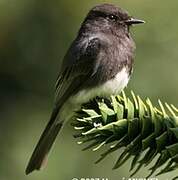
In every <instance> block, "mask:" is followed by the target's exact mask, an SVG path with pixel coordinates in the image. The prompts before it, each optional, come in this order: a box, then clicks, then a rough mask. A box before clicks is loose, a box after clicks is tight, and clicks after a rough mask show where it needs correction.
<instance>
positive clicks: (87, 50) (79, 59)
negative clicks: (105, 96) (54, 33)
mask: <svg viewBox="0 0 178 180" xmlns="http://www.w3.org/2000/svg"><path fill="white" fill-rule="evenodd" d="M72 48H74V49H70V50H69V51H68V53H67V55H66V57H65V58H64V61H65V63H64V65H63V67H62V71H61V73H60V75H59V77H58V79H57V82H56V103H55V107H54V109H53V112H52V114H51V117H50V120H49V122H48V124H47V126H46V128H45V130H44V131H43V133H42V135H41V137H40V140H39V141H38V144H37V146H36V147H35V150H34V152H33V154H32V156H31V158H30V161H29V163H28V166H27V168H26V174H29V173H30V172H32V171H33V170H35V169H36V170H39V169H41V167H43V166H44V164H46V159H47V155H48V153H49V151H50V149H51V147H52V145H53V143H54V141H55V139H56V136H57V134H58V133H59V131H60V129H61V127H62V125H63V120H62V119H59V120H57V123H56V119H57V115H58V113H59V110H60V108H61V106H62V105H63V103H64V102H65V101H66V100H67V98H69V97H70V96H71V95H72V94H73V93H74V92H75V91H77V90H78V89H79V88H80V86H81V85H82V83H84V82H85V80H87V78H90V77H91V76H92V75H94V74H95V73H96V72H97V68H98V65H97V63H96V62H95V60H96V58H97V56H98V54H99V53H100V49H101V43H100V40H99V39H98V38H94V39H92V40H90V41H89V42H88V43H87V45H86V44H85V46H84V45H83V46H82V47H80V48H77V52H73V50H75V47H72ZM78 51H79V52H80V53H79V52H78ZM77 53H78V54H79V55H78V54H77ZM71 58H75V59H71Z"/></svg>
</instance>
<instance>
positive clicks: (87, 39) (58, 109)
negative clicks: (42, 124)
mask: <svg viewBox="0 0 178 180" xmlns="http://www.w3.org/2000/svg"><path fill="white" fill-rule="evenodd" d="M143 22H144V21H142V20H138V19H135V18H133V17H131V16H129V15H128V13H127V12H126V11H125V10H123V9H121V8H119V7H116V6H114V5H111V4H101V5H98V6H96V7H94V8H92V9H91V10H90V12H89V13H88V15H87V17H86V18H85V20H84V22H83V23H82V25H81V28H80V30H79V32H78V35H77V37H76V39H75V40H74V41H73V42H72V44H71V46H70V48H69V50H68V51H67V53H66V55H65V57H64V60H63V63H62V66H61V70H60V73H59V76H58V79H57V82H56V93H55V106H54V109H53V112H52V115H51V118H50V120H49V122H48V124H47V126H46V128H45V130H44V132H43V134H42V135H41V138H40V140H39V142H38V144H37V146H36V148H35V150H34V152H33V154H32V157H31V159H30V162H29V164H28V166H27V169H26V174H29V173H30V172H32V171H33V170H35V169H36V170H39V169H40V168H41V167H42V166H43V165H44V163H45V161H46V159H47V155H48V153H49V151H50V149H51V147H52V145H53V143H54V140H55V138H56V136H57V134H58V133H59V131H60V129H61V127H62V126H63V123H64V121H65V122H66V121H67V120H68V119H70V118H71V116H72V115H73V113H74V112H75V111H76V110H78V109H80V106H81V104H82V103H86V102H87V101H89V100H90V99H92V98H94V97H96V96H109V95H112V94H117V93H119V92H121V90H123V89H124V87H125V86H126V85H127V83H128V81H129V78H130V75H131V72H132V64H133V57H134V49H135V44H134V41H133V40H132V38H131V36H130V33H129V27H130V26H131V25H132V24H139V23H143Z"/></svg>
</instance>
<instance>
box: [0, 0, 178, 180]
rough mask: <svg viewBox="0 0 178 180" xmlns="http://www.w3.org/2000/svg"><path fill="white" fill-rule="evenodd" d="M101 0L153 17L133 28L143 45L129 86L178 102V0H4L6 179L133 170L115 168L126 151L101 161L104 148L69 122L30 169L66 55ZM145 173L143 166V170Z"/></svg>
mask: <svg viewBox="0 0 178 180" xmlns="http://www.w3.org/2000/svg"><path fill="white" fill-rule="evenodd" d="M101 2H108V3H114V4H116V5H119V6H121V7H123V8H125V9H127V10H128V11H129V12H130V14H131V15H134V16H135V17H138V18H141V19H144V20H145V21H146V22H147V23H146V24H144V25H141V26H137V27H133V28H132V33H133V37H134V39H135V41H136V44H137V51H136V59H135V65H134V67H135V68H134V74H133V76H132V79H131V81H130V83H129V86H128V89H133V90H134V91H135V92H136V93H138V94H140V95H141V96H142V97H146V96H148V97H150V98H151V99H152V100H153V102H154V103H156V99H158V98H160V99H161V100H163V101H167V102H168V103H173V104H175V105H177V103H178V93H177V90H178V71H177V67H178V21H177V19H178V13H177V12H178V1H177V0H171V1H163V0H117V1H116V0H115V1H114V0H110V1H109V0H108V1H101V0H88V1H84V0H78V1H74V0H73V1H71V0H51V1H42V0H38V1H36V0H25V1H24V0H13V1H11V0H0V100H1V108H0V117H1V118H0V142H1V147H0V155H1V158H0V180H11V179H13V180H17V179H18V180H71V179H72V178H73V177H78V178H81V177H105V178H108V179H109V180H120V179H122V177H126V178H127V177H128V176H129V174H128V168H129V162H128V163H127V164H125V165H124V166H123V167H122V168H120V169H118V170H115V171H113V170H111V169H112V166H113V164H114V162H115V161H116V159H117V157H118V155H119V153H120V152H116V153H114V154H113V155H111V156H110V157H109V158H107V159H106V160H105V161H103V162H101V163H100V164H98V165H95V164H94V161H95V160H96V159H97V158H98V157H99V153H100V152H96V153H93V152H90V151H88V152H82V151H81V149H82V147H81V146H79V145H77V144H76V140H75V139H74V138H73V136H72V135H73V134H74V130H73V129H72V128H71V126H70V123H68V124H67V125H66V127H65V128H64V130H63V132H62V134H61V136H60V137H59V138H58V139H57V142H56V145H55V148H54V149H53V151H52V153H51V156H50V158H49V161H48V166H47V168H45V170H43V171H40V172H38V173H37V172H35V173H33V174H31V175H29V176H25V174H24V171H25V167H26V165H27V162H28V160H29V157H30V155H31V152H32V150H33V149H34V146H35V144H36V142H37V140H38V138H39V136H40V134H41V132H42V130H43V128H44V126H45V124H46V123H47V120H48V118H49V115H50V112H51V110H52V106H53V94H54V83H55V80H56V76H57V74H58V69H59V67H60V62H61V60H62V58H63V56H64V54H65V52H66V50H67V48H68V46H69V45H70V43H71V41H72V40H73V39H74V37H75V35H76V33H77V31H78V29H79V27H80V23H81V22H82V20H83V18H84V17H85V15H86V13H87V12H88V10H89V9H90V8H91V7H93V6H94V5H96V4H98V3H101ZM146 172H147V170H146V169H142V170H141V171H140V172H139V173H138V174H137V175H136V177H144V176H145V175H146V174H147V173H146ZM173 174H174V175H176V174H177V173H176V172H173V173H169V174H166V175H162V176H159V177H158V179H159V180H166V179H170V177H172V176H173Z"/></svg>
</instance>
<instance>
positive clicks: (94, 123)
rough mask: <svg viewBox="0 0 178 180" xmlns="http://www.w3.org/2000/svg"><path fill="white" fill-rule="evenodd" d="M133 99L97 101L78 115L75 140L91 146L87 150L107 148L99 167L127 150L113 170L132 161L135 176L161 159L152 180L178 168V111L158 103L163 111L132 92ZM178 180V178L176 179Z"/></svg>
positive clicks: (87, 105) (155, 166)
mask: <svg viewBox="0 0 178 180" xmlns="http://www.w3.org/2000/svg"><path fill="white" fill-rule="evenodd" d="M131 95H132V98H128V97H126V95H125V93H124V92H122V95H118V96H111V98H110V100H109V99H96V100H94V101H91V102H89V103H87V104H85V105H83V107H82V110H81V111H80V112H78V113H77V118H75V120H74V122H73V123H72V126H74V128H75V129H76V130H77V134H76V135H75V136H74V137H76V138H79V139H80V140H79V142H78V144H87V143H89V144H87V145H86V146H85V148H84V150H87V149H90V148H92V149H93V151H97V150H98V149H100V148H102V147H103V146H104V145H106V144H109V145H108V146H105V147H106V148H107V150H106V152H104V153H103V154H101V156H100V158H99V159H98V160H97V162H96V163H98V162H100V161H101V160H103V159H104V158H105V157H106V156H107V155H109V154H110V153H112V152H114V151H116V150H118V149H120V148H122V147H124V151H123V152H122V154H121V155H120V157H119V158H118V160H117V161H116V163H115V165H114V167H113V169H116V168H119V167H120V166H121V165H123V163H124V162H126V161H127V160H128V159H129V158H130V157H133V160H132V162H131V167H130V171H131V174H130V175H131V176H133V175H135V173H137V172H138V171H139V169H140V168H141V167H142V166H143V165H148V164H150V162H152V160H153V159H155V157H156V156H157V155H158V156H159V157H158V159H157V160H156V163H155V164H154V165H153V166H152V167H151V168H150V169H149V170H150V173H149V174H148V176H147V177H150V176H151V175H153V173H155V171H156V170H158V168H161V170H159V172H157V173H156V175H160V174H163V173H167V172H170V171H172V170H175V169H176V168H178V109H177V108H176V107H175V106H174V105H172V104H171V105H168V104H167V103H164V104H163V103H162V102H161V101H160V100H158V103H159V108H156V107H154V106H153V105H152V103H151V101H150V100H149V99H147V100H146V101H145V102H144V101H143V100H142V99H141V98H140V97H139V96H136V95H135V94H134V93H133V92H131ZM173 179H174V180H175V179H178V177H175V178H173Z"/></svg>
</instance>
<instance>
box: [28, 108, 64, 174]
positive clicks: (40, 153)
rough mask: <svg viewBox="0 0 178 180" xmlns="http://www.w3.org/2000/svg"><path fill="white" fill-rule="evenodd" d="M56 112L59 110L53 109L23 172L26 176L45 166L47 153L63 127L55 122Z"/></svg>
mask: <svg viewBox="0 0 178 180" xmlns="http://www.w3.org/2000/svg"><path fill="white" fill-rule="evenodd" d="M58 112H59V108H58V109H54V111H53V113H52V115H51V118H50V120H49V122H48V124H47V126H46V128H45V130H44V131H43V133H42V135H41V137H40V140H39V141H38V144H37V146H36V147H35V150H34V151H33V154H32V156H31V158H30V161H29V163H28V166H27V168H26V171H25V172H26V174H29V173H31V172H32V171H34V170H40V169H41V168H42V167H43V166H44V165H45V164H46V162H47V156H48V153H49V151H50V149H51V147H52V145H53V143H54V141H55V139H56V136H57V134H58V133H59V131H60V129H61V127H62V125H63V121H60V122H59V121H56V118H57V115H58Z"/></svg>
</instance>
